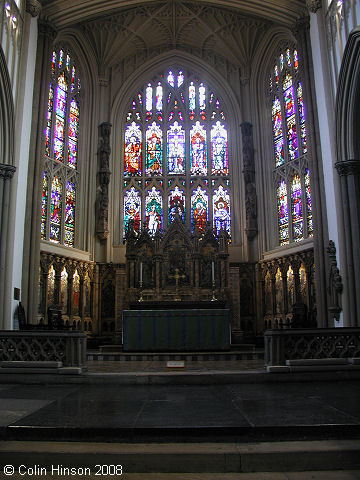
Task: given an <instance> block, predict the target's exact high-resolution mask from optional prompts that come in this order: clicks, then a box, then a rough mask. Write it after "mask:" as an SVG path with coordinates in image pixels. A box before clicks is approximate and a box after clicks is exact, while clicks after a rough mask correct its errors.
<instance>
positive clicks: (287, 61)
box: [286, 48, 292, 67]
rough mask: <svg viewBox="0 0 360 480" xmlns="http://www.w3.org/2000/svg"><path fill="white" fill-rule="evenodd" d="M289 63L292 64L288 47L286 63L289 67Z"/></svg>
mask: <svg viewBox="0 0 360 480" xmlns="http://www.w3.org/2000/svg"><path fill="white" fill-rule="evenodd" d="M291 64H292V62H291V52H290V48H287V49H286V65H287V66H288V67H291Z"/></svg>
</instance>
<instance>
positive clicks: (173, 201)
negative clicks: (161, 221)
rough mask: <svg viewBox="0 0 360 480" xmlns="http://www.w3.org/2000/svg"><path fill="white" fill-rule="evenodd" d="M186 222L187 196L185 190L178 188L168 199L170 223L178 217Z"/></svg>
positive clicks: (172, 191) (171, 192)
mask: <svg viewBox="0 0 360 480" xmlns="http://www.w3.org/2000/svg"><path fill="white" fill-rule="evenodd" d="M177 215H178V217H179V219H180V220H181V221H183V222H185V195H184V192H183V190H180V189H179V187H178V186H176V187H175V188H174V190H171V191H170V195H169V198H168V223H169V225H170V223H172V222H173V221H174V220H175V218H176V216H177Z"/></svg>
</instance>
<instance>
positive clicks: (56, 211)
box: [50, 176, 62, 243]
mask: <svg viewBox="0 0 360 480" xmlns="http://www.w3.org/2000/svg"><path fill="white" fill-rule="evenodd" d="M61 199H62V187H61V183H60V180H59V178H58V177H56V176H55V177H54V179H53V181H52V184H51V203H50V240H51V241H53V242H56V243H59V242H60V240H61V215H62V200H61Z"/></svg>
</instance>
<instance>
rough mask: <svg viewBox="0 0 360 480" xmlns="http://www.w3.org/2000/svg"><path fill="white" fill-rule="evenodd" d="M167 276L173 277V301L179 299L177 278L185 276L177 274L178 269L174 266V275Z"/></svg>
mask: <svg viewBox="0 0 360 480" xmlns="http://www.w3.org/2000/svg"><path fill="white" fill-rule="evenodd" d="M169 278H174V279H175V298H174V300H175V301H180V300H181V297H180V296H179V292H178V289H179V280H180V278H182V279H184V278H186V277H185V275H179V269H178V268H175V275H169Z"/></svg>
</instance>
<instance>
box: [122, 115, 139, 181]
mask: <svg viewBox="0 0 360 480" xmlns="http://www.w3.org/2000/svg"><path fill="white" fill-rule="evenodd" d="M141 148H142V135H141V130H140V126H139V125H137V124H136V123H135V122H132V123H131V125H128V126H127V127H126V130H125V160H124V175H125V176H131V175H141Z"/></svg>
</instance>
